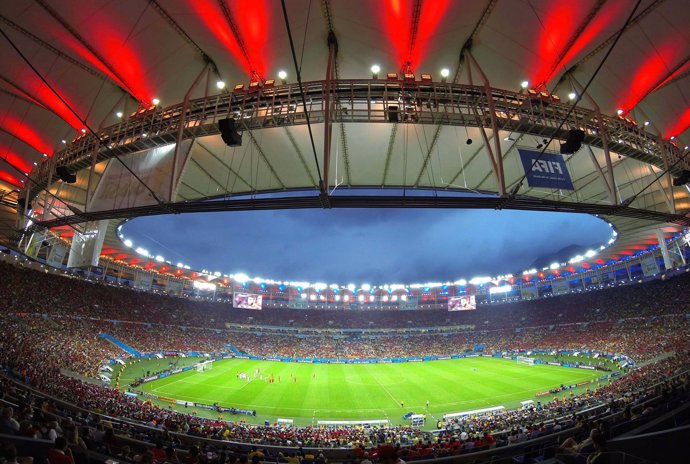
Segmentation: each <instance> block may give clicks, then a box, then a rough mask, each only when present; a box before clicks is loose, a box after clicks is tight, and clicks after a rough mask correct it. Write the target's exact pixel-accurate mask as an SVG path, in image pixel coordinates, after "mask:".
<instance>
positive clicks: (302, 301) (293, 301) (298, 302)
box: [288, 293, 309, 309]
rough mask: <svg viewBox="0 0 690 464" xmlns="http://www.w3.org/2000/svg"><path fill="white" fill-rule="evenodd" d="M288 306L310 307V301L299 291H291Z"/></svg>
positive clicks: (294, 307) (291, 307)
mask: <svg viewBox="0 0 690 464" xmlns="http://www.w3.org/2000/svg"><path fill="white" fill-rule="evenodd" d="M288 308H290V309H308V308H309V301H307V299H306V298H302V295H301V294H299V293H290V298H289V299H288Z"/></svg>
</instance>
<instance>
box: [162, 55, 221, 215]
mask: <svg viewBox="0 0 690 464" xmlns="http://www.w3.org/2000/svg"><path fill="white" fill-rule="evenodd" d="M210 69H211V68H210V63H206V66H204V69H202V70H201V72H200V73H199V75H198V76H196V79H194V82H192V85H191V86H189V89H188V90H187V93H186V94H185V95H184V100H182V109H181V110H180V123H179V124H180V125H179V127H178V129H177V139H176V140H175V153H174V154H173V162H172V170H171V172H170V193H169V195H168V201H169V202H170V203H172V202H174V201H175V198H174V195H175V186H176V185H177V180H178V178H179V176H178V175H177V163H178V159H179V156H180V144H181V143H182V138H183V137H184V125H185V122H186V121H185V119H186V118H185V116H186V114H187V108H189V99H190V98H191V96H192V92H193V91H194V89H195V88H196V86H197V85H198V84H199V81H200V80H201V78H202V77H203V75H204V73H209V74H210ZM188 156H189V155H188Z"/></svg>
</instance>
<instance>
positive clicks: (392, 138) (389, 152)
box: [381, 121, 399, 187]
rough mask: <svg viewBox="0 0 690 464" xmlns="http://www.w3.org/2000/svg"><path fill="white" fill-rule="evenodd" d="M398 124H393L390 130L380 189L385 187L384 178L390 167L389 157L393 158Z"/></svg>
mask: <svg viewBox="0 0 690 464" xmlns="http://www.w3.org/2000/svg"><path fill="white" fill-rule="evenodd" d="M398 126H399V124H398V122H397V121H396V122H394V123H393V127H392V128H391V136H390V138H389V139H388V150H386V164H385V165H384V168H383V176H382V178H381V187H384V186H385V185H386V178H387V177H388V168H389V167H390V163H391V157H392V156H393V146H395V136H396V135H397V133H398Z"/></svg>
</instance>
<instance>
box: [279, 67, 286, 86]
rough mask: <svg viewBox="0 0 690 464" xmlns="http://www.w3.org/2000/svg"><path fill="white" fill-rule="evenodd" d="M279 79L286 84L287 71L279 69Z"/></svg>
mask: <svg viewBox="0 0 690 464" xmlns="http://www.w3.org/2000/svg"><path fill="white" fill-rule="evenodd" d="M278 79H280V81H281V82H282V83H283V85H285V84H286V81H285V79H287V73H286V72H285V71H283V70H282V69H281V70H280V71H278Z"/></svg>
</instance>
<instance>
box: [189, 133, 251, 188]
mask: <svg viewBox="0 0 690 464" xmlns="http://www.w3.org/2000/svg"><path fill="white" fill-rule="evenodd" d="M196 145H197V146H198V147H199V148H201V149H202V150H204V151H205V152H206V153H208V154H209V156H210V157H211V158H213V159H215V160H216V161H218V162H219V163H220V164H221V165H222V166H223V167H224V168H226V169H227V170H228V171H229V172H230V173H232V175H234V176H235V179H239V180H240V181H241V182H242V183H243V184H244V185H246V186H247V188H248V189H249V190H256V189H255V188H254V187H253V186H252V185H251V184H250V183H249V182H248V181H247V180H246V179H245V178H244V177H242V175H241V174H240V173H239V172H237V171H236V170H235V169H233V168H232V167H231V166H229V165H228V164H226V163H225V162H224V161H223V160H222V159H220V158H218V156H216V154H215V153H213V152H212V151H211V150H209V148H208V147H207V146H205V145H204V144H202V143H201V142H196ZM191 150H192V146H191V145H190V146H189V151H190V152H191ZM183 170H184V166H182V169H181V170H180V179H181V178H182V174H183V172H182V171H183ZM228 184H229V182H228ZM234 185H235V184H234V183H233V188H232V189H230V190H228V186H227V185H226V186H225V191H226V192H228V191H229V192H230V193H232V192H233V191H234Z"/></svg>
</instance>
